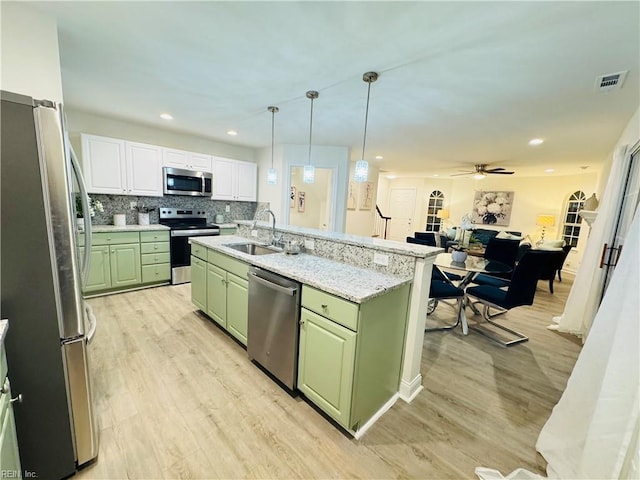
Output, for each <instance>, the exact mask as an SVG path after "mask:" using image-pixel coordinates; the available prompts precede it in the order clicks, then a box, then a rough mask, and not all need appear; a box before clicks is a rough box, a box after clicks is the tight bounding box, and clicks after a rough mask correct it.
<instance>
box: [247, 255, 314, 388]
mask: <svg viewBox="0 0 640 480" xmlns="http://www.w3.org/2000/svg"><path fill="white" fill-rule="evenodd" d="M301 292H302V290H301V285H300V284H299V283H298V282H295V281H293V280H290V279H288V278H285V277H282V276H280V275H276V274H275V273H273V272H269V271H268V270H264V269H261V268H258V267H249V325H248V332H247V353H248V355H249V358H250V359H252V360H255V361H256V362H257V363H259V364H260V365H262V366H263V367H264V368H265V369H266V370H267V371H268V372H270V373H271V374H272V375H273V376H275V377H276V378H277V379H278V380H280V381H281V382H282V383H283V384H284V385H286V386H287V387H288V388H290V389H291V390H294V389H295V388H296V378H297V376H298V336H299V332H300V330H299V325H298V323H299V320H300V296H301Z"/></svg>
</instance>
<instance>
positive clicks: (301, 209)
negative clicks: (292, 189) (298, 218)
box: [298, 192, 306, 213]
mask: <svg viewBox="0 0 640 480" xmlns="http://www.w3.org/2000/svg"><path fill="white" fill-rule="evenodd" d="M305 202H306V198H305V193H304V192H298V211H299V212H300V213H302V212H304V204H305Z"/></svg>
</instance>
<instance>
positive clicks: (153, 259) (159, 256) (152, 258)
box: [141, 252, 170, 265]
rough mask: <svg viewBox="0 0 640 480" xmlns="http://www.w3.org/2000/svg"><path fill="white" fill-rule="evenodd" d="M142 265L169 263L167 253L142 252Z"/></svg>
mask: <svg viewBox="0 0 640 480" xmlns="http://www.w3.org/2000/svg"><path fill="white" fill-rule="evenodd" d="M141 258H142V265H156V264H158V263H169V261H170V258H169V253H168V252H167V253H144V254H143V255H142V257H141Z"/></svg>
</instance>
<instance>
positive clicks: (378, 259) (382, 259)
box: [373, 253, 389, 267]
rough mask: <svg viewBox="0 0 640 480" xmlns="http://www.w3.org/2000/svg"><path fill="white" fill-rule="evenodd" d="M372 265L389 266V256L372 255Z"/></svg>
mask: <svg viewBox="0 0 640 480" xmlns="http://www.w3.org/2000/svg"><path fill="white" fill-rule="evenodd" d="M373 263H375V264H376V265H382V266H384V267H388V266H389V255H384V254H382V253H374V254H373Z"/></svg>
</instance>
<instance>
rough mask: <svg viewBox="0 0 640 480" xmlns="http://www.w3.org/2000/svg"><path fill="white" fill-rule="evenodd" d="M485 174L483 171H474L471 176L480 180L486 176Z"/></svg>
mask: <svg viewBox="0 0 640 480" xmlns="http://www.w3.org/2000/svg"><path fill="white" fill-rule="evenodd" d="M486 176H487V175H486V174H484V173H476V174H475V175H474V176H473V178H475V179H476V180H482V179H483V178H484V177H486Z"/></svg>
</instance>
